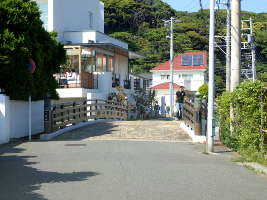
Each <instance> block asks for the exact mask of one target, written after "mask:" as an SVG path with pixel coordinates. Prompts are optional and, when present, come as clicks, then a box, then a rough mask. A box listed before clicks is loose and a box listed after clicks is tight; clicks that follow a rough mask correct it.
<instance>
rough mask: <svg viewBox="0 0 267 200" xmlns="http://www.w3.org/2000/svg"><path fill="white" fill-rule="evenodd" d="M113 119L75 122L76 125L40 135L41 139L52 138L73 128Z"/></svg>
mask: <svg viewBox="0 0 267 200" xmlns="http://www.w3.org/2000/svg"><path fill="white" fill-rule="evenodd" d="M111 121H114V120H105V119H99V120H93V121H88V122H81V123H78V124H75V125H71V126H68V127H66V128H64V129H60V130H57V131H55V132H52V133H49V134H41V135H40V140H44V141H46V140H51V139H53V138H55V137H57V136H59V135H62V134H64V133H66V132H69V131H72V130H75V129H78V128H82V127H85V126H88V125H93V124H98V123H101V122H111Z"/></svg>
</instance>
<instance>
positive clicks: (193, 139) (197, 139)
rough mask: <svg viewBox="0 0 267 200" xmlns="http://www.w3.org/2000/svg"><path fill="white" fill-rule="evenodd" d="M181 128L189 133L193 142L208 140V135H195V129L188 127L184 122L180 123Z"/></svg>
mask: <svg viewBox="0 0 267 200" xmlns="http://www.w3.org/2000/svg"><path fill="white" fill-rule="evenodd" d="M180 128H182V129H183V130H184V131H185V132H186V133H187V134H188V135H189V137H190V138H191V139H192V142H193V143H201V144H204V143H205V142H206V136H198V135H195V133H194V131H193V130H192V129H191V128H189V127H187V126H186V125H185V123H184V122H182V123H181V124H180Z"/></svg>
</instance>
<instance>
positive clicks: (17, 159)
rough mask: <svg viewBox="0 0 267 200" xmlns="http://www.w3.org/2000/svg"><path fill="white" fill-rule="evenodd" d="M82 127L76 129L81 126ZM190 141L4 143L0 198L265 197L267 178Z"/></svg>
mask: <svg viewBox="0 0 267 200" xmlns="http://www.w3.org/2000/svg"><path fill="white" fill-rule="evenodd" d="M77 134H78V133H77ZM202 152H203V145H195V144H191V143H187V142H177V141H176V142H175V141H172V142H166V141H165V142H158V141H156V142H153V141H145V142H143V141H127V140H124V141H116V140H106V141H105V140H69V139H68V140H67V139H66V140H64V139H62V140H60V139H58V140H56V141H49V142H40V141H36V142H30V143H21V144H16V143H13V144H9V145H4V146H2V147H0V200H266V199H267V178H266V177H263V176H260V175H257V174H256V173H255V172H253V171H251V170H249V169H246V168H244V167H242V166H239V165H237V164H236V163H233V162H231V161H230V158H231V155H230V154H228V153H221V154H218V155H205V154H203V153H202Z"/></svg>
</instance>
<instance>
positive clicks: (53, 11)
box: [35, 0, 104, 41]
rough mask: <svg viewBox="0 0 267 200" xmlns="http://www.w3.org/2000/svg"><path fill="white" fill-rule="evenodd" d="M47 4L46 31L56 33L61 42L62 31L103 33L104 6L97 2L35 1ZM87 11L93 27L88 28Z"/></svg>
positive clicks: (93, 0) (80, 0)
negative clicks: (90, 14) (90, 15)
mask: <svg viewBox="0 0 267 200" xmlns="http://www.w3.org/2000/svg"><path fill="white" fill-rule="evenodd" d="M35 1H36V2H37V3H39V2H45V1H47V2H48V31H56V32H58V39H59V41H63V32H64V31H81V30H97V31H100V32H104V4H103V3H102V2H100V1H99V0H35ZM89 11H90V12H91V13H93V26H92V27H90V26H89Z"/></svg>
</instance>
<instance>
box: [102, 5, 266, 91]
mask: <svg viewBox="0 0 267 200" xmlns="http://www.w3.org/2000/svg"><path fill="white" fill-rule="evenodd" d="M103 2H104V3H105V30H106V32H107V33H108V34H109V35H111V36H112V37H115V38H118V39H120V40H123V41H125V42H128V43H129V48H130V50H133V51H137V52H139V53H141V54H142V55H144V56H145V58H144V59H139V60H135V61H132V62H131V63H130V66H131V69H132V70H133V72H135V73H140V72H145V71H149V70H150V69H151V68H152V67H153V66H155V65H157V64H158V63H161V62H163V61H166V60H168V59H169V39H168V38H166V35H167V31H168V30H167V28H166V27H165V26H164V22H163V20H168V19H170V17H172V16H175V17H176V18H177V19H179V20H181V22H180V23H176V24H175V39H174V49H175V53H176V54H179V53H181V52H184V51H188V50H208V30H209V10H201V11H199V12H193V13H188V12H181V11H175V10H174V9H172V8H171V7H170V5H168V4H166V3H164V2H163V1H161V0H103ZM216 16H217V17H216V21H217V34H218V35H225V31H226V30H225V29H226V25H225V22H226V11H225V10H220V11H219V12H217V15H216ZM249 17H252V18H253V19H254V22H255V24H254V25H255V34H256V38H255V40H256V45H257V61H258V63H257V67H258V71H259V72H262V71H267V14H266V13H262V14H256V13H250V12H243V13H242V18H243V19H249ZM217 55H218V56H217V70H216V73H217V77H216V80H217V83H218V85H220V86H219V87H221V88H222V87H223V82H224V72H225V70H224V63H225V56H224V55H223V54H222V53H221V52H219V51H218V53H217Z"/></svg>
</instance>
